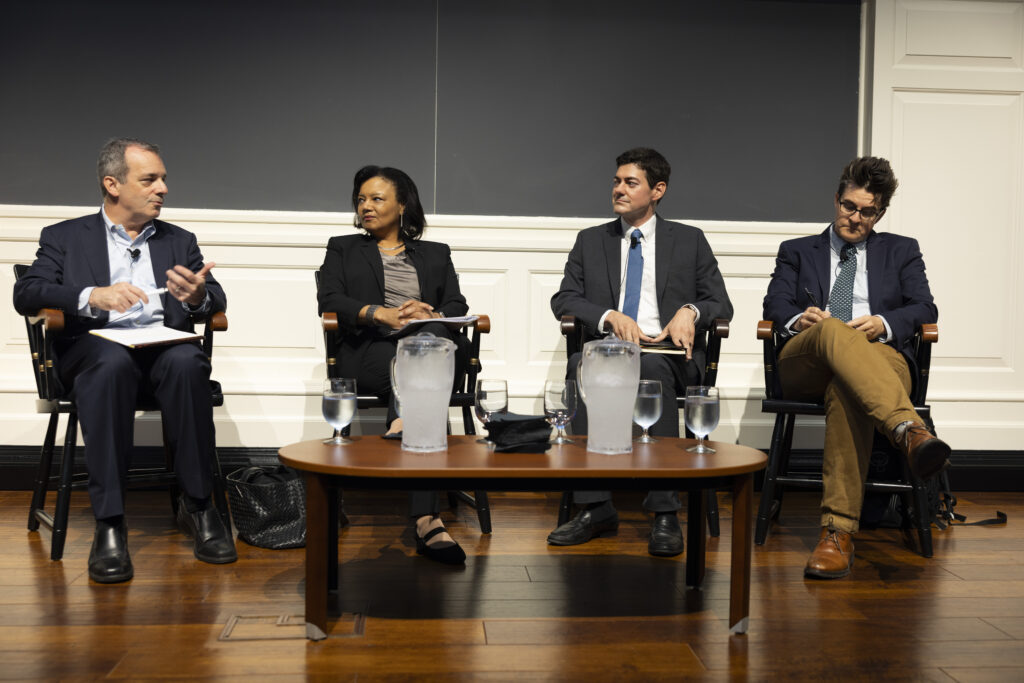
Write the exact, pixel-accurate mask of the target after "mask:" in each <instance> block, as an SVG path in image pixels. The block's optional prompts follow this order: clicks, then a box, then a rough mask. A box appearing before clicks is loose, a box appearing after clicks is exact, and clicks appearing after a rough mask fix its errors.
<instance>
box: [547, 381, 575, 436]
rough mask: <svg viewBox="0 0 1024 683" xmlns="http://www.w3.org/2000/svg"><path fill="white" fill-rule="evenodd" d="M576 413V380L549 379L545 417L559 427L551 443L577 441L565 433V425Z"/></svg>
mask: <svg viewBox="0 0 1024 683" xmlns="http://www.w3.org/2000/svg"><path fill="white" fill-rule="evenodd" d="M574 415H576V382H575V380H571V379H568V380H566V379H549V380H548V381H547V382H544V417H546V418H547V419H548V422H550V423H551V424H552V425H554V426H555V427H557V428H558V434H557V435H556V436H555V440H554V441H552V442H551V443H555V444H563V443H575V442H574V441H573V440H572V439H570V438H569V437H567V436H566V435H565V425H567V424H569V420H571V419H572V418H573V416H574Z"/></svg>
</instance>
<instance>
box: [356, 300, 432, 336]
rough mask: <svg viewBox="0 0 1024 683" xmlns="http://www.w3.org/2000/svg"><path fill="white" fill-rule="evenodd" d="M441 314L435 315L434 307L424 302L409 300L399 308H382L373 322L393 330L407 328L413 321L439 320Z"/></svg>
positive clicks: (376, 313)
mask: <svg viewBox="0 0 1024 683" xmlns="http://www.w3.org/2000/svg"><path fill="white" fill-rule="evenodd" d="M439 317H441V316H440V314H435V313H434V307H433V306H431V305H430V304H428V303H425V302H423V301H416V300H415V299H409V300H408V301H406V302H405V303H404V304H402V305H401V306H399V307H398V308H385V307H384V306H381V307H380V308H378V309H377V310H376V311H374V314H373V322H375V323H377V324H379V325H387V326H388V327H390V328H391V329H393V330H397V329H400V328H402V327H403V326H405V325H406V324H407V323H410V322H412V321H413V320H427V319H429V318H439Z"/></svg>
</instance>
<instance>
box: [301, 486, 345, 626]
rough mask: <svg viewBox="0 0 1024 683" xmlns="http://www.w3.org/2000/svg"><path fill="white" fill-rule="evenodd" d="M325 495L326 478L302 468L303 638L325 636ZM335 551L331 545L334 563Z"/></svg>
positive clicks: (327, 515) (326, 515)
mask: <svg viewBox="0 0 1024 683" xmlns="http://www.w3.org/2000/svg"><path fill="white" fill-rule="evenodd" d="M329 497H330V496H328V494H327V481H326V478H325V477H322V476H320V475H319V474H317V473H316V472H306V638H308V639H310V640H323V639H324V638H326V637H327V575H328V556H329V555H330V550H329V549H328V547H327V539H328V537H329V535H330V533H329V531H328V529H327V524H328V518H329V517H330V515H329V513H328V499H329ZM337 552H338V549H337V546H335V547H334V553H335V563H337ZM335 571H337V570H335Z"/></svg>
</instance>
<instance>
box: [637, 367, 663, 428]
mask: <svg viewBox="0 0 1024 683" xmlns="http://www.w3.org/2000/svg"><path fill="white" fill-rule="evenodd" d="M660 418H661V382H659V381H658V380H656V379H642V380H640V386H639V387H637V392H636V403H634V404H633V422H636V423H637V424H638V425H640V427H641V429H643V430H644V433H643V435H641V437H640V438H639V439H637V440H636V442H637V443H654V442H655V441H657V439H654V438H652V437H651V435H650V434H648V433H647V430H648V429H650V428H651V425H653V424H654V423H655V422H657V421H658V420H659V419H660Z"/></svg>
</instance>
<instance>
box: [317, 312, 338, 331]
mask: <svg viewBox="0 0 1024 683" xmlns="http://www.w3.org/2000/svg"><path fill="white" fill-rule="evenodd" d="M320 326H321V327H323V328H324V332H337V331H338V314H337V313H324V314H323V315H321V316H320Z"/></svg>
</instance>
